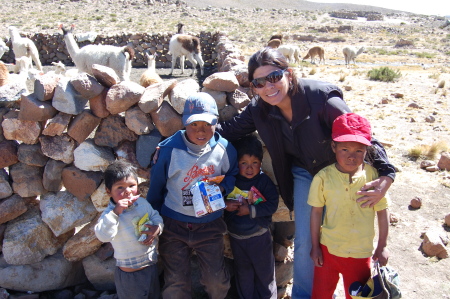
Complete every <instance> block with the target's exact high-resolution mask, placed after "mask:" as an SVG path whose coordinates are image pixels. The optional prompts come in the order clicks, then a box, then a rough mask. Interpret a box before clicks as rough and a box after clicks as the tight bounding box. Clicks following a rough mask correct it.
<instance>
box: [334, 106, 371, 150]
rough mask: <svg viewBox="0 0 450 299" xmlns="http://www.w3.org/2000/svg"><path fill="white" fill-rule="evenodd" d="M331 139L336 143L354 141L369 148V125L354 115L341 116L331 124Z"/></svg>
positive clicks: (362, 118)
mask: <svg viewBox="0 0 450 299" xmlns="http://www.w3.org/2000/svg"><path fill="white" fill-rule="evenodd" d="M331 138H332V139H333V140H334V141H337V142H344V141H354V142H359V143H362V144H365V145H368V146H370V145H372V143H371V142H370V140H371V127H370V123H369V121H368V120H367V119H365V118H364V117H362V116H360V115H358V114H355V113H346V114H342V115H340V116H338V117H337V118H336V119H335V120H334V122H333V127H332V131H331Z"/></svg>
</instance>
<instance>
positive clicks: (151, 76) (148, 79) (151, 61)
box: [139, 52, 163, 87]
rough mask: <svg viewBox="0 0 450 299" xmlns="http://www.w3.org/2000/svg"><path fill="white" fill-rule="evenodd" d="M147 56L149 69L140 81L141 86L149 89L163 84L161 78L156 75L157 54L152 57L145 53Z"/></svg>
mask: <svg viewBox="0 0 450 299" xmlns="http://www.w3.org/2000/svg"><path fill="white" fill-rule="evenodd" d="M145 55H146V56H147V65H148V68H147V70H146V71H145V72H143V73H142V75H141V78H140V79H139V84H141V85H142V86H144V87H148V86H150V85H152V84H156V83H161V82H163V80H162V79H161V77H160V76H159V75H158V74H157V73H156V69H155V64H156V61H155V59H156V53H155V54H154V55H150V54H148V53H147V52H145Z"/></svg>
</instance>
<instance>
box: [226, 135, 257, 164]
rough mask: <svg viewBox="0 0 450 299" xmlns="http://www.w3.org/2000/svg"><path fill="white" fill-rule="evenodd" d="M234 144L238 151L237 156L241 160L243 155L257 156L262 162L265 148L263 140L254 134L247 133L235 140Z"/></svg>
mask: <svg viewBox="0 0 450 299" xmlns="http://www.w3.org/2000/svg"><path fill="white" fill-rule="evenodd" d="M233 146H234V147H235V148H236V151H237V158H238V160H240V159H241V158H242V156H244V155H249V156H255V157H256V158H258V159H259V160H260V161H261V162H262V159H263V148H262V144H261V141H259V139H258V137H256V135H254V134H250V135H247V136H245V137H242V138H240V139H238V140H236V141H234V142H233Z"/></svg>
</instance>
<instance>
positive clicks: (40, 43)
mask: <svg viewBox="0 0 450 299" xmlns="http://www.w3.org/2000/svg"><path fill="white" fill-rule="evenodd" d="M172 35H173V34H172V33H158V34H152V35H150V34H148V33H135V34H131V33H128V34H120V35H108V36H106V35H98V36H97V37H96V38H95V41H94V42H93V43H92V44H101V45H113V46H131V47H132V48H133V49H134V50H135V53H136V58H135V59H134V60H133V62H132V66H133V67H144V66H146V64H147V61H146V59H145V54H144V51H150V52H151V53H152V54H154V53H155V52H158V56H157V58H156V67H157V68H168V67H171V61H172V56H171V55H170V54H169V53H168V51H169V41H170V38H171V37H172ZM219 35H220V33H211V32H201V33H200V34H197V35H195V36H197V37H198V38H200V43H201V47H202V57H203V60H204V62H205V67H207V68H210V67H215V66H216V57H217V53H216V51H215V47H216V44H217V39H218V36H219ZM22 36H23V37H28V38H30V39H31V40H32V41H33V42H34V43H35V45H36V47H37V49H38V51H39V57H40V59H41V62H42V65H51V63H52V62H58V61H61V62H62V63H64V64H65V65H69V66H70V65H73V61H72V59H71V58H70V55H69V52H68V51H67V48H66V44H65V42H64V36H63V35H62V34H59V33H55V34H42V33H35V34H29V35H23V34H22ZM75 36H76V32H75ZM89 44H91V42H90V41H83V42H79V43H78V45H79V46H80V48H81V47H83V46H86V45H89ZM6 45H7V46H8V47H9V48H10V51H9V52H6V53H5V54H4V55H3V57H2V61H4V62H6V63H14V52H13V51H12V50H11V49H12V46H11V41H10V40H8V41H7V42H6ZM187 65H188V66H190V62H187Z"/></svg>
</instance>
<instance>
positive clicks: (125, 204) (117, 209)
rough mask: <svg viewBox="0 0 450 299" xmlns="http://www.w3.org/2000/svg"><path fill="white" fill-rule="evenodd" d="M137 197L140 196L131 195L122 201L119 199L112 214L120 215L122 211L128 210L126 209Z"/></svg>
mask: <svg viewBox="0 0 450 299" xmlns="http://www.w3.org/2000/svg"><path fill="white" fill-rule="evenodd" d="M139 196H140V194H138V195H133V196H131V197H130V198H122V199H120V200H119V201H118V202H117V203H116V207H115V208H114V210H113V211H114V213H116V215H120V214H122V213H123V211H125V210H126V209H128V207H130V206H131V205H132V204H133V203H134V202H135V201H136V200H137V199H138V198H139Z"/></svg>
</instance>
